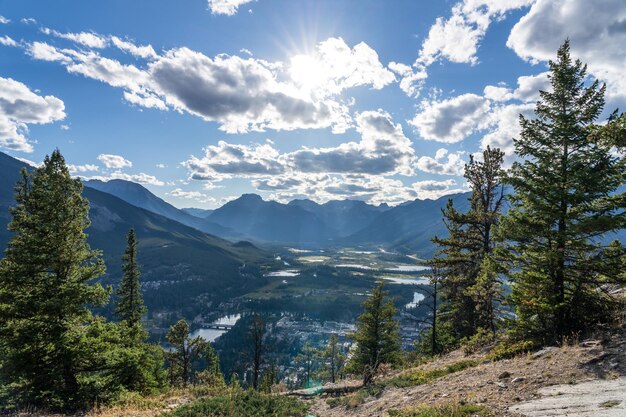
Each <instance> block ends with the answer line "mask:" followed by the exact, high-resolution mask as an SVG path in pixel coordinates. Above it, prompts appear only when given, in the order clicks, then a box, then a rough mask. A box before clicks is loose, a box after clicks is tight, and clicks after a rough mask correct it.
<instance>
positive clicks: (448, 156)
mask: <svg viewBox="0 0 626 417" xmlns="http://www.w3.org/2000/svg"><path fill="white" fill-rule="evenodd" d="M463 154H464V152H454V153H449V152H448V150H447V149H445V148H441V149H439V150H437V153H436V154H435V157H434V158H431V157H430V156H422V157H420V158H419V159H418V160H417V167H418V168H419V169H420V170H422V171H424V172H429V173H431V174H443V175H463V171H464V169H465V161H464V160H463V158H462V157H463Z"/></svg>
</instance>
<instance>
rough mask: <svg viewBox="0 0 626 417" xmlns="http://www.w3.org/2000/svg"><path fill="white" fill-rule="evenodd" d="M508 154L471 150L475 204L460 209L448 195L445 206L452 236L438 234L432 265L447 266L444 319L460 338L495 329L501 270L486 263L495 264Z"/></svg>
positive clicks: (467, 175)
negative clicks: (478, 153) (492, 260)
mask: <svg viewBox="0 0 626 417" xmlns="http://www.w3.org/2000/svg"><path fill="white" fill-rule="evenodd" d="M503 157H504V153H503V152H502V151H500V150H499V149H492V148H490V147H487V149H486V150H485V151H484V152H483V153H482V160H480V161H479V160H477V159H475V158H474V157H473V156H470V161H469V163H468V164H467V165H466V166H465V178H466V179H467V181H468V183H469V185H470V188H471V190H472V194H471V196H470V198H469V202H470V209H469V210H468V212H467V213H460V212H459V211H458V210H456V209H455V208H454V205H453V204H452V200H449V201H448V204H447V206H446V208H445V209H444V210H442V213H443V218H444V223H445V225H446V228H447V230H448V236H447V237H445V238H440V237H435V238H434V239H433V242H434V243H436V244H437V245H439V247H440V249H439V251H438V252H437V254H436V256H435V257H434V258H433V259H432V261H431V265H432V266H433V267H436V268H437V269H439V270H441V272H442V274H441V277H440V284H441V298H442V301H443V302H444V305H443V307H442V314H441V319H442V323H444V324H446V326H445V327H446V328H450V329H452V332H453V336H454V337H455V338H457V339H460V338H463V337H468V336H472V335H473V334H474V333H476V331H477V329H479V328H485V329H488V330H490V331H492V332H495V323H496V311H497V309H496V306H495V305H496V303H498V301H499V298H500V297H499V294H500V285H499V281H498V280H497V276H498V275H497V274H495V273H491V272H493V271H482V268H486V267H488V266H491V264H489V263H487V262H486V259H487V258H489V257H490V256H492V252H493V250H494V247H495V239H494V228H495V227H496V225H497V223H498V219H499V216H500V214H501V211H502V204H503V201H504V186H503V184H502V179H503V171H502V162H503ZM487 289H488V290H487ZM485 296H488V298H484V297H485ZM433 340H435V339H433Z"/></svg>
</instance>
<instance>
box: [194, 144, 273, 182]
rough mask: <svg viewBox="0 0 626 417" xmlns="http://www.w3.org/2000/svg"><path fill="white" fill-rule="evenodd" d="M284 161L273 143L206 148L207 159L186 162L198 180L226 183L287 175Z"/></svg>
mask: <svg viewBox="0 0 626 417" xmlns="http://www.w3.org/2000/svg"><path fill="white" fill-rule="evenodd" d="M282 160H283V158H282V157H281V156H280V154H279V152H278V151H277V150H276V149H274V148H273V147H272V145H271V144H270V143H264V144H257V145H252V146H247V145H237V144H230V143H227V142H225V141H223V140H222V141H219V142H218V144H217V145H209V146H207V147H206V148H204V156H203V157H202V158H196V157H195V156H192V157H191V158H190V159H189V160H187V161H185V162H183V166H185V167H186V168H187V169H189V170H190V171H191V177H192V178H193V179H198V180H217V181H220V180H223V179H226V178H232V177H233V176H240V177H250V176H259V175H276V174H281V173H283V172H284V171H285V166H284V162H283V161H282Z"/></svg>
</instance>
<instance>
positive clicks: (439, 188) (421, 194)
mask: <svg viewBox="0 0 626 417" xmlns="http://www.w3.org/2000/svg"><path fill="white" fill-rule="evenodd" d="M411 187H412V188H413V190H415V193H416V194H417V196H418V198H419V199H422V200H423V199H431V200H432V199H437V198H439V197H443V196H444V195H448V194H456V193H462V192H465V191H467V190H468V188H467V187H466V186H459V185H458V184H457V183H456V181H455V180H452V179H450V180H445V181H434V180H426V181H417V182H414V183H413V184H411Z"/></svg>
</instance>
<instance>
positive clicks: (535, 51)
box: [507, 0, 626, 102]
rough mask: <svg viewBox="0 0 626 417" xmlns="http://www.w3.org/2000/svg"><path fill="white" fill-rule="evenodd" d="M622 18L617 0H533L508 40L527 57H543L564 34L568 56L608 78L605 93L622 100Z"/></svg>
mask: <svg viewBox="0 0 626 417" xmlns="http://www.w3.org/2000/svg"><path fill="white" fill-rule="evenodd" d="M625 22H626V3H625V2H623V1H621V0H567V1H549V0H537V2H536V3H535V4H534V5H533V6H532V7H531V8H530V11H529V12H528V13H527V14H526V15H525V16H524V17H522V18H521V19H520V21H519V22H518V23H517V24H516V25H515V26H514V27H513V29H512V30H511V34H510V35H509V38H508V40H507V46H508V47H509V48H511V49H513V51H515V53H517V55H519V56H520V57H521V58H523V59H526V60H528V61H530V62H533V63H536V62H545V61H547V60H549V59H554V57H555V51H556V50H557V49H558V47H559V46H560V45H561V44H562V43H563V40H564V39H566V38H569V39H570V42H571V53H572V56H573V57H574V58H579V59H581V60H582V61H583V62H586V63H587V64H588V68H589V71H590V72H591V73H592V74H593V75H594V76H595V77H596V78H599V79H602V80H604V81H606V82H607V95H608V97H609V99H611V98H616V99H618V100H622V102H623V100H624V98H626V78H625V77H624V62H626V48H624V44H626V24H625ZM545 28H550V30H545Z"/></svg>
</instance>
